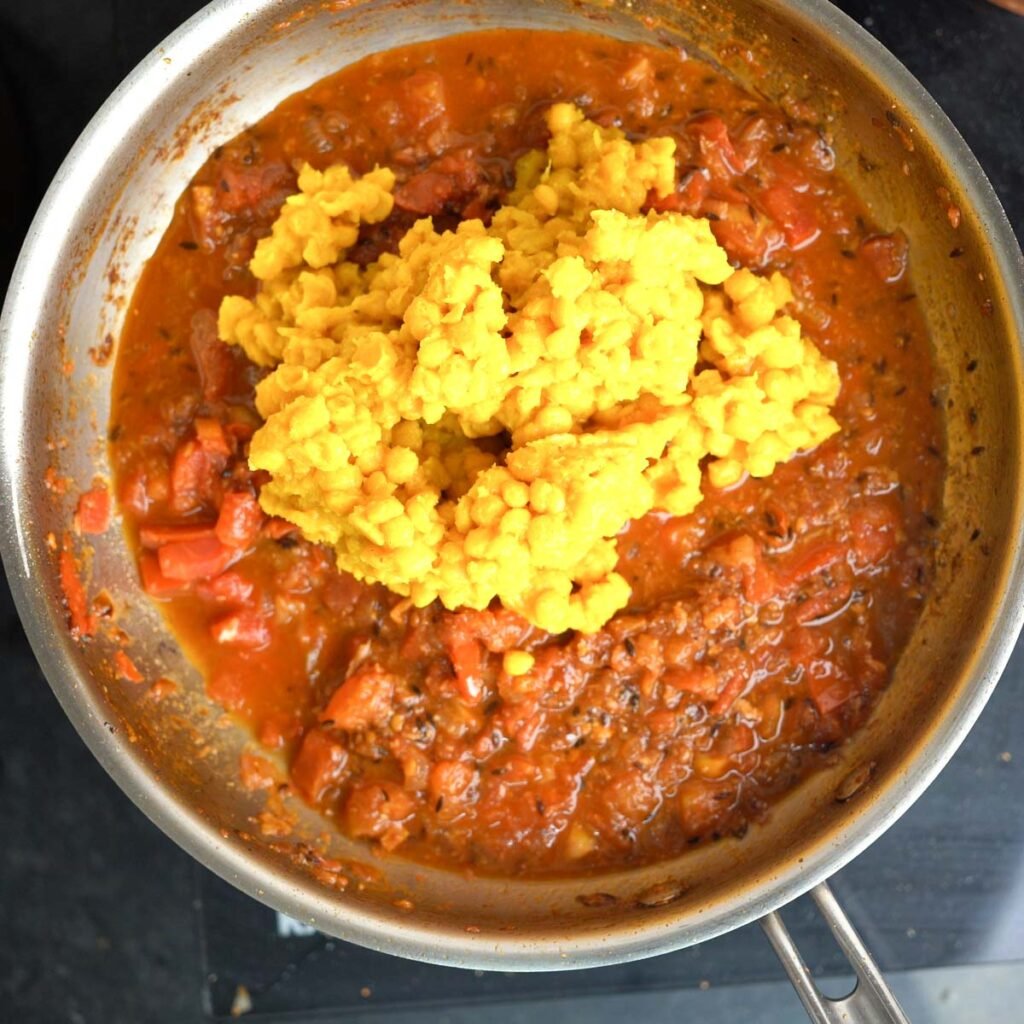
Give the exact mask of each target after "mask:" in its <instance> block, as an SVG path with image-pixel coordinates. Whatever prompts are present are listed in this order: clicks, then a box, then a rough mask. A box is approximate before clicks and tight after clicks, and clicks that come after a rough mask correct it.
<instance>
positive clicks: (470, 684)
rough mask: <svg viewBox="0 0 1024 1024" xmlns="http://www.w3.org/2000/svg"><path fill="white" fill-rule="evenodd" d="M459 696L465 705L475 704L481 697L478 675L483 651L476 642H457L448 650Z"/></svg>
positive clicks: (479, 677) (481, 687)
mask: <svg viewBox="0 0 1024 1024" xmlns="http://www.w3.org/2000/svg"><path fill="white" fill-rule="evenodd" d="M448 656H449V657H450V658H451V661H452V667H453V668H454V669H455V682H456V685H457V687H458V690H459V694H460V695H461V696H462V698H463V700H465V701H466V702H467V703H470V704H475V703H476V702H477V701H478V700H480V698H481V696H482V695H483V678H482V677H481V675H480V669H481V663H482V661H483V650H482V649H481V647H480V643H479V642H478V641H476V640H459V641H457V642H456V643H453V644H452V645H451V646H450V647H449V649H448Z"/></svg>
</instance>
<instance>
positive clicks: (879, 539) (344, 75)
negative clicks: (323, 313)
mask: <svg viewBox="0 0 1024 1024" xmlns="http://www.w3.org/2000/svg"><path fill="white" fill-rule="evenodd" d="M569 51H571V52H572V53H573V60H572V61H571V62H567V61H565V59H564V56H565V54H566V52H569ZM558 101H570V102H573V103H575V104H577V105H578V106H579V107H581V108H582V109H583V110H584V112H585V113H586V116H587V117H589V118H591V119H593V120H596V121H598V122H599V123H602V124H606V125H610V124H615V125H617V126H620V127H621V128H622V129H623V130H624V131H626V133H627V134H628V136H629V137H630V138H631V139H642V138H650V137H655V136H661V135H669V136H672V137H673V138H674V139H675V140H676V143H677V162H678V179H679V187H678V189H677V191H676V192H675V193H674V194H673V195H671V196H669V197H667V199H657V200H654V198H653V197H652V206H653V207H654V208H658V209H672V210H678V211H680V212H683V213H688V214H692V215H695V216H703V217H707V218H709V219H710V220H711V222H712V230H713V232H714V234H715V237H716V238H717V240H718V242H719V243H720V244H721V245H722V246H724V248H725V249H726V251H727V253H728V255H729V257H730V260H731V261H732V262H733V263H734V265H736V266H743V267H749V268H750V269H753V270H755V271H757V272H758V273H759V274H769V273H771V272H773V271H776V270H778V271H781V272H782V273H784V274H785V275H786V277H787V278H788V279H789V280H790V281H791V282H792V285H793V290H794V294H795V301H794V303H793V305H792V306H791V307H790V309H789V312H790V313H791V315H793V316H795V317H796V318H797V319H798V320H799V321H800V323H801V326H802V328H803V331H804V334H805V335H806V336H807V337H808V338H809V339H810V340H811V341H812V342H813V343H814V345H815V346H817V348H819V349H820V350H821V352H822V353H823V355H824V356H826V357H827V358H828V359H831V360H834V361H835V362H836V363H837V364H838V367H839V372H840V377H841V385H842V386H841V391H840V394H839V399H838V402H837V403H836V405H835V407H834V409H833V415H834V416H835V417H836V419H837V421H838V422H839V425H840V427H841V430H840V432H839V433H838V434H836V435H834V436H833V437H832V438H830V439H829V440H828V441H827V442H825V443H824V444H822V445H821V446H820V447H818V448H817V449H815V450H814V451H812V452H810V453H809V454H807V455H802V456H797V457H795V458H793V459H792V460H790V461H789V462H787V463H785V464H784V465H781V466H779V467H778V468H777V469H776V470H775V472H774V473H773V474H772V476H771V477H769V478H766V479H761V480H754V479H747V480H743V481H741V482H740V483H739V484H738V485H736V486H734V487H731V488H729V489H727V490H719V489H716V488H714V487H712V486H711V485H710V484H709V483H708V481H707V479H706V478H705V480H704V483H703V490H704V495H705V496H704V500H703V502H702V503H701V504H700V505H699V506H698V508H697V509H696V511H695V512H694V513H692V514H691V515H688V516H685V517H671V516H668V515H666V514H663V513H658V514H653V513H652V514H651V515H648V516H646V517H644V518H643V519H640V520H637V521H635V522H631V523H629V524H627V526H626V527H625V528H624V529H623V531H622V533H621V534H620V536H619V538H618V553H619V566H618V569H619V572H620V573H622V575H623V576H624V577H625V578H626V579H627V581H628V582H629V584H630V585H631V588H632V597H631V600H630V603H629V605H628V607H627V608H626V609H624V610H623V611H622V612H620V613H618V614H617V615H616V616H615V617H614V618H613V619H612V620H611V621H609V622H608V623H607V624H606V625H605V626H604V627H603V628H602V629H601V630H599V631H598V632H596V633H592V634H590V635H583V634H576V633H572V632H570V633H566V634H561V635H559V636H551V635H548V634H546V633H544V632H542V631H541V630H539V629H537V628H535V627H532V626H530V625H529V624H528V623H527V622H526V621H525V620H523V619H522V618H520V617H519V616H517V615H515V614H513V613H511V612H508V611H506V610H504V609H502V608H501V607H499V606H497V605H494V606H492V607H491V608H490V609H488V610H484V611H456V612H452V611H447V610H445V609H443V608H442V607H441V606H440V605H439V604H438V603H436V602H435V603H434V604H432V605H430V606H428V607H427V608H424V609H421V610H416V609H411V610H410V609H408V608H407V607H405V606H404V605H400V598H399V597H397V596H395V595H392V594H390V593H389V592H388V591H386V590H385V589H384V588H383V587H380V586H368V585H365V584H362V583H359V582H358V581H356V580H354V579H353V578H352V577H350V576H348V575H345V574H342V573H339V572H338V571H337V570H336V568H335V567H334V560H333V553H332V552H331V551H330V550H328V549H326V548H322V547H318V546H316V545H313V544H311V543H309V542H307V541H306V540H304V539H303V538H302V537H301V535H300V534H299V533H298V532H297V531H295V530H294V529H293V528H292V527H291V526H290V524H288V523H286V522H284V521H283V520H277V519H272V518H268V517H267V516H266V515H265V514H264V513H263V512H262V511H261V509H260V508H259V505H258V504H257V501H256V495H258V493H259V489H260V487H261V486H263V485H264V484H265V483H266V482H267V477H266V475H265V474H263V473H260V472H254V471H252V470H251V469H250V468H249V467H248V460H247V453H248V444H249V440H250V438H251V436H252V434H253V432H254V431H255V430H256V429H257V428H258V427H259V425H260V419H259V417H258V415H257V414H256V411H255V408H254V404H253V390H254V387H255V384H256V382H257V381H258V380H259V379H260V378H261V376H262V375H263V374H265V373H266V370H265V369H261V368H259V367H257V366H255V365H254V364H252V363H250V362H249V361H248V360H247V359H246V358H245V357H244V355H243V354H242V353H241V352H240V350H238V349H237V348H236V347H229V346H227V345H224V344H222V343H221V342H220V341H219V340H218V339H217V332H216V311H217V309H218V307H219V305H220V303H221V300H222V298H223V297H224V296H225V295H228V294H241V295H248V296H252V295H254V294H255V292H256V281H255V279H254V278H253V277H252V275H251V274H250V273H249V270H248V269H247V265H248V262H249V260H250V258H251V256H252V253H253V250H254V247H255V243H256V241H257V240H258V239H259V238H261V237H263V236H264V235H265V234H267V233H268V231H269V229H270V225H271V224H272V223H273V221H274V220H275V218H276V216H277V214H278V211H279V209H280V206H281V203H282V202H283V200H284V198H285V197H286V196H287V195H289V194H291V193H292V192H294V191H295V189H296V176H297V167H298V166H299V165H300V164H301V163H302V162H303V161H305V162H308V163H310V164H312V165H313V166H315V167H317V168H325V167H327V166H330V165H333V164H338V163H346V164H348V165H349V166H350V167H351V168H352V170H353V172H354V173H357V174H364V173H367V172H369V171H371V170H373V168H374V166H375V165H378V164H379V165H386V166H388V167H391V168H393V169H394V170H395V171H396V174H397V176H398V182H397V184H396V188H395V197H396V207H397V210H396V212H395V214H393V215H392V216H391V217H390V218H388V220H386V221H385V222H383V223H382V224H377V225H369V226H364V227H363V229H362V231H361V233H360V236H359V241H358V243H357V245H356V246H355V248H354V249H353V250H351V252H350V253H349V257H348V258H349V259H353V260H355V261H357V262H360V263H363V264H365V263H367V262H371V261H373V260H374V259H375V258H376V257H377V256H378V255H379V254H380V253H381V252H384V251H393V250H394V247H395V245H396V244H397V240H398V238H400V237H401V236H402V235H403V234H404V233H405V232H406V231H407V230H408V228H409V227H410V226H411V225H412V224H413V223H415V221H416V220H417V219H419V218H420V217H423V216H432V217H433V218H434V224H435V226H436V227H437V229H438V230H443V229H445V228H452V227H454V226H455V225H456V224H457V223H458V222H459V221H460V220H462V219H464V218H469V217H483V218H485V219H486V218H487V217H489V215H490V213H491V212H493V210H494V209H496V208H497V207H498V206H499V205H500V203H501V202H502V200H503V198H504V197H505V195H506V194H507V191H508V189H509V188H510V186H511V183H512V180H513V171H512V167H513V163H514V161H515V160H516V158H518V157H519V156H520V155H522V154H523V153H524V152H526V151H527V150H530V149H543V148H544V147H545V145H546V141H547V134H546V132H547V130H546V127H545V121H544V117H545V113H546V111H547V110H548V108H549V107H550V106H551V104H552V103H554V102H558ZM794 114H795V112H794V111H790V113H789V114H787V113H784V112H783V111H782V110H780V109H778V108H777V107H774V106H771V105H770V104H768V102H767V101H765V100H764V99H762V98H760V97H756V96H753V95H751V94H749V93H747V92H745V91H743V90H742V89H741V88H739V87H738V86H737V85H736V84H735V83H733V82H731V81H730V80H728V79H727V78H725V77H723V76H721V75H719V74H718V73H717V72H715V71H713V70H712V69H711V68H709V67H708V66H707V65H704V64H702V63H700V62H697V61H693V60H686V59H682V58H681V57H680V55H679V54H678V53H677V52H675V51H673V50H669V49H656V48H651V47H645V46H641V45H637V44H627V43H622V42H618V41H614V40H610V39H606V38H602V37H598V36H590V35H582V34H558V33H541V32H529V31H512V30H507V31H501V32H493V33H481V34H473V35H465V36H460V37H453V38H449V39H446V40H443V41H439V42H433V43H428V44H422V45H416V46H411V47H405V48H402V49H399V50H395V51H391V52H388V53H384V54H380V55H377V56H374V57H371V58H369V59H367V60H364V61H362V62H360V63H358V64H356V65H353V66H352V67H349V68H347V69H345V70H343V71H342V72H340V73H339V74H337V75H335V76H333V77H330V78H327V79H324V80H323V81H321V82H318V83H317V84H315V85H314V86H312V87H311V88H310V89H308V90H306V91H305V92H302V93H299V94H297V95H295V96H293V97H291V98H290V99H288V100H287V101H286V102H285V103H283V104H282V105H281V106H280V107H279V108H278V109H277V110H275V111H273V112H272V113H271V114H269V115H268V116H267V117H266V118H264V119H263V120H262V121H260V122H259V123H258V124H256V125H254V126H253V127H252V128H251V129H249V130H248V131H246V132H244V133H243V134H242V135H240V136H239V137H238V138H236V139H235V140H233V141H232V142H230V143H228V144H227V145H225V146H223V147H221V148H220V149H218V150H217V151H216V152H215V153H214V154H213V155H212V157H211V158H210V160H209V161H208V162H207V164H206V165H205V166H204V167H203V168H202V169H201V170H200V172H199V173H198V174H197V176H196V178H195V179H194V181H193V183H192V185H191V186H190V187H189V189H188V190H186V192H185V194H184V195H183V196H182V197H181V198H180V200H179V202H178V204H177V206H176V209H175V214H174V218H173V221H172V223H171V225H170V227H169V229H168V231H167V233H166V235H165V236H164V238H163V240H162V241H161V243H160V245H159V247H158V249H157V251H156V253H155V255H154V256H153V258H152V259H151V260H150V262H149V264H148V265H147V267H146V269H145V271H144V273H143V275H142V277H141V279H140V282H139V284H138V287H137V290H136V293H135V296H134V300H133V303H132V306H131V308H130V310H129V313H128V318H127V323H126V327H125V330H124V333H123V335H122V338H121V343H120V346H119V350H118V356H117V367H116V373H115V381H114V393H113V408H112V413H111V424H110V443H111V454H112V461H113V465H114V467H115V490H116V496H117V499H118V502H119V504H120V508H121V510H122V512H123V514H124V517H125V521H126V523H127V527H128V529H129V532H130V534H131V536H132V538H133V540H134V541H135V542H136V543H137V550H138V553H139V565H140V575H141V578H142V582H143V585H144V587H145V589H146V590H147V592H148V593H149V594H150V595H151V596H153V597H154V598H155V599H157V600H158V601H160V602H161V605H162V608H163V610H164V612H165V614H166V616H167V619H168V621H169V623H170V625H171V627H172V629H173V630H174V632H175V633H176V635H177V636H178V637H179V639H180V640H181V642H182V643H183V645H184V646H185V648H186V650H187V651H188V652H189V653H190V655H191V657H192V658H193V660H194V661H195V662H196V664H197V665H198V666H199V668H200V669H201V670H202V672H203V673H204V675H205V678H206V680H207V688H208V692H209V694H210V696H211V697H212V698H213V699H214V700H216V701H218V702H220V703H221V704H223V705H224V706H225V707H227V708H228V709H229V710H231V711H233V712H235V713H236V714H238V715H239V716H240V717H241V718H242V719H244V720H245V721H246V722H248V723H249V724H250V725H251V727H252V729H253V731H254V734H255V736H256V737H257V738H258V740H259V741H260V742H261V743H263V744H265V745H266V746H268V747H270V748H276V749H279V750H281V751H282V753H283V755H284V756H285V758H286V759H287V761H288V764H289V765H290V780H291V785H292V787H293V788H294V790H295V791H296V792H297V793H298V794H299V795H301V796H302V797H303V798H304V799H306V800H308V801H309V802H311V803H313V804H315V805H317V806H319V807H320V808H322V810H323V811H324V812H325V814H327V815H329V816H331V817H333V818H334V819H335V820H336V821H337V823H338V826H339V828H341V829H342V830H343V831H344V832H346V833H347V834H349V835H351V836H355V837H363V838H366V839H368V840H370V841H373V842H374V843H377V844H379V845H380V846H381V847H382V848H383V849H386V850H395V851H398V852H399V853H400V854H401V855H403V856H409V857H412V858H414V859H418V860H423V861H429V862H432V863H438V864H442V865H447V866H452V867H463V868H470V869H473V870H475V871H478V872H480V873H491V874H528V875H531V876H540V875H564V874H571V873H582V872H591V871H596V870H600V869H603V868H612V867H620V866H626V865H632V864H637V863H645V862H651V861H656V860H659V859H663V858H667V857H671V856H674V855H676V854H678V853H679V852H680V851H681V850H683V849H685V848H686V847H687V846H688V845H689V844H694V843H699V842H702V841H707V840H711V839H715V838H719V837H721V836H725V835H741V834H742V833H743V832H744V831H745V830H746V828H747V827H748V824H749V823H751V822H756V821H758V820H760V819H762V818H763V817H764V816H765V815H766V814H767V813H768V812H769V808H770V804H771V802H772V801H773V800H774V799H776V798H777V797H779V796H780V795H781V794H783V793H785V792H786V791H788V790H790V789H791V788H792V787H793V786H794V785H796V784H797V783H798V782H799V781H800V780H801V779H802V778H803V777H805V775H806V774H807V773H808V772H811V771H813V770H814V769H815V768H818V767H821V766H822V765H823V764H824V763H825V761H826V760H827V759H828V758H829V756H830V752H832V751H833V750H834V749H835V747H836V746H837V745H839V744H841V743H842V742H843V741H844V740H845V739H846V738H847V737H849V736H850V735H851V734H852V733H853V732H854V731H855V730H856V729H857V728H858V727H859V726H860V725H861V724H862V723H863V722H864V721H865V720H866V718H867V716H868V715H869V713H870V711H871V708H872V706H873V704H874V701H875V699H876V697H877V696H878V694H879V693H880V692H881V690H883V689H884V687H885V686H886V684H887V683H888V681H889V679H890V676H891V671H892V668H893V666H894V665H895V663H896V660H897V659H898V656H899V653H900V651H901V650H902V648H903V645H904V644H905V642H906V639H907V637H908V636H909V634H910V631H911V629H912V627H913V625H914V622H915V620H916V618H917V615H918V612H919V609H920V607H921V605H922V602H923V599H924V597H925V596H926V594H927V591H928V587H929V583H930V576H931V550H932V537H933V534H934V531H935V527H936V526H937V524H938V519H939V516H940V514H941V509H940V493H941V485H942V477H943V469H944V461H943V453H942V446H943V431H942V422H941V414H940V410H939V402H938V398H937V396H936V395H934V394H933V388H934V386H935V385H934V381H933V368H932V362H931V350H930V346H929V341H928V338H927V334H926V331H925V328H924V324H923V320H922V317H921V313H920V310H919V308H918V305H917V302H916V300H915V298H914V294H913V289H912V285H911V283H910V280H909V276H908V267H907V246H906V241H905V239H903V237H902V235H900V234H899V233H898V232H892V231H891V228H892V227H893V226H891V225H889V226H879V225H876V224H874V223H873V222H872V221H871V218H870V215H869V214H868V212H867V211H866V209H865V207H864V205H863V204H862V203H861V202H860V200H859V199H858V198H857V196H856V195H855V194H854V192H853V191H852V190H851V189H850V187H849V186H848V184H847V183H846V182H844V181H843V180H842V178H841V177H839V176H838V175H837V174H836V173H835V171H834V169H833V166H834V156H833V154H832V151H831V149H830V148H829V145H828V142H827V139H826V138H825V137H824V136H823V135H822V134H821V132H820V131H819V129H818V128H817V127H816V126H815V125H813V124H809V123H802V122H800V121H798V120H795V119H794V116H793V115H794ZM509 652H529V654H530V655H531V656H532V659H533V661H532V664H528V659H526V660H525V661H524V660H522V659H520V658H519V657H518V655H509V657H506V654H509ZM524 668H525V670H524Z"/></svg>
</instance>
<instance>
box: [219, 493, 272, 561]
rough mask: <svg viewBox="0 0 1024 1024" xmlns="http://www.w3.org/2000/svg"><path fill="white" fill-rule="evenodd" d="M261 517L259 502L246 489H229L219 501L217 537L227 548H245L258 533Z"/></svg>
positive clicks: (254, 539) (252, 541)
mask: <svg viewBox="0 0 1024 1024" xmlns="http://www.w3.org/2000/svg"><path fill="white" fill-rule="evenodd" d="M263 518H264V517H263V510H262V509H261V508H260V506H259V502H257V501H256V499H255V498H254V497H253V496H252V495H251V494H250V493H249V492H248V491H230V492H229V493H228V494H225V495H224V500H223V501H222V502H221V506H220V515H219V516H218V517H217V527H216V529H217V538H218V540H220V542H221V544H224V545H226V546H227V547H229V548H239V549H243V548H247V547H249V546H250V545H251V544H253V543H255V541H256V538H257V537H258V536H259V535H260V527H261V526H262V525H263Z"/></svg>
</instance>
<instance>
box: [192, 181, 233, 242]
mask: <svg viewBox="0 0 1024 1024" xmlns="http://www.w3.org/2000/svg"><path fill="white" fill-rule="evenodd" d="M188 196H189V222H190V224H191V227H192V237H193V238H195V240H196V241H197V242H198V243H199V244H200V245H201V246H202V247H203V248H204V249H205V250H206V251H207V252H212V251H213V250H214V249H215V248H216V247H217V246H218V245H219V244H220V242H221V241H223V239H224V237H225V236H226V235H227V230H228V225H227V217H226V216H225V215H224V212H223V210H221V208H220V206H219V205H218V203H217V190H216V189H215V188H214V187H213V186H212V185H193V186H192V187H191V188H190V189H189V190H188Z"/></svg>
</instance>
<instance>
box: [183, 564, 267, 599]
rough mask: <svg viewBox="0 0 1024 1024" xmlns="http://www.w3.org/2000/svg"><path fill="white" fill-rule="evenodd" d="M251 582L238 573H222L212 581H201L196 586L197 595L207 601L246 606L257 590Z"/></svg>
mask: <svg viewBox="0 0 1024 1024" xmlns="http://www.w3.org/2000/svg"><path fill="white" fill-rule="evenodd" d="M255 589H256V588H255V586H254V585H253V583H252V582H251V581H250V580H247V579H246V578H245V577H244V576H241V575H239V574H238V573H237V572H231V571H228V572H222V573H221V574H220V575H219V576H214V577H213V579H212V580H200V581H199V582H198V583H197V584H196V593H197V594H198V595H199V596H200V597H202V598H204V599H206V600H207V601H225V602H229V603H233V604H244V603H245V602H246V601H248V600H249V599H250V598H251V597H252V595H253V591H254V590H255Z"/></svg>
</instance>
